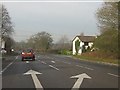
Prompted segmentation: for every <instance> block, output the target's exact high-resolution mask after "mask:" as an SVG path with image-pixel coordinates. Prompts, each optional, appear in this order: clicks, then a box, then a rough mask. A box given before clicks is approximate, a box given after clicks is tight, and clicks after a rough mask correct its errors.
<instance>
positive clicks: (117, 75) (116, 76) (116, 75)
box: [108, 73, 120, 77]
mask: <svg viewBox="0 0 120 90" xmlns="http://www.w3.org/2000/svg"><path fill="white" fill-rule="evenodd" d="M108 74H109V75H111V76H114V77H120V76H118V75H115V74H112V73H108Z"/></svg>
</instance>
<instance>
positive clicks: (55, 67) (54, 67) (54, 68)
mask: <svg viewBox="0 0 120 90" xmlns="http://www.w3.org/2000/svg"><path fill="white" fill-rule="evenodd" d="M49 66H50V67H51V68H54V69H56V70H58V71H59V69H58V68H56V67H54V66H52V65H49Z"/></svg>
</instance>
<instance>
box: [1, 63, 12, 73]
mask: <svg viewBox="0 0 120 90" xmlns="http://www.w3.org/2000/svg"><path fill="white" fill-rule="evenodd" d="M13 62H14V61H13ZM13 62H11V63H10V64H8V65H7V66H6V67H5V68H4V69H3V70H2V71H1V72H4V71H5V70H6V69H7V68H8V67H10V65H12V64H13Z"/></svg>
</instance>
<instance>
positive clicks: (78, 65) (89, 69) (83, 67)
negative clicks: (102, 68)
mask: <svg viewBox="0 0 120 90" xmlns="http://www.w3.org/2000/svg"><path fill="white" fill-rule="evenodd" d="M76 66H77V67H81V68H85V69H88V70H94V69H92V68H88V67H85V66H80V65H76Z"/></svg>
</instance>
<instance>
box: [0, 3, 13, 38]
mask: <svg viewBox="0 0 120 90" xmlns="http://www.w3.org/2000/svg"><path fill="white" fill-rule="evenodd" d="M0 11H1V13H0V15H1V18H0V23H1V29H0V33H1V35H2V38H4V37H5V36H7V37H10V36H11V35H12V33H13V31H14V30H13V25H12V22H11V18H10V16H9V13H8V11H7V9H6V8H5V7H4V6H3V5H0Z"/></svg>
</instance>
